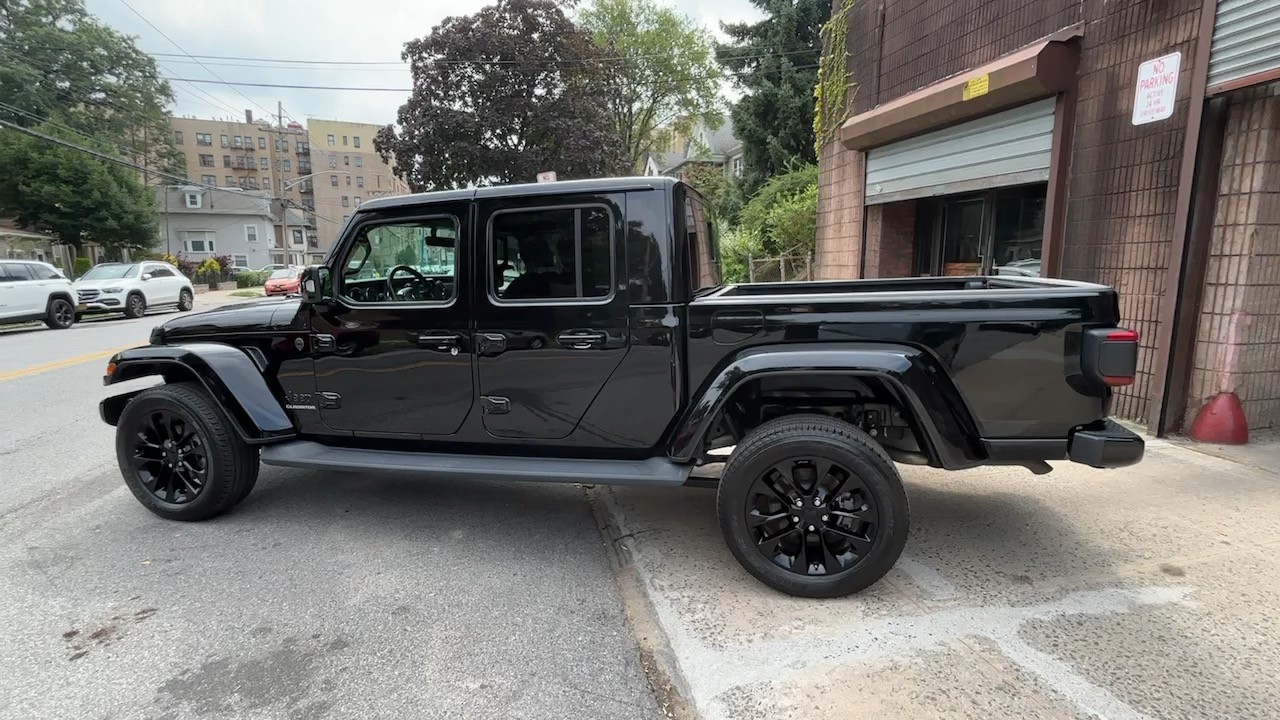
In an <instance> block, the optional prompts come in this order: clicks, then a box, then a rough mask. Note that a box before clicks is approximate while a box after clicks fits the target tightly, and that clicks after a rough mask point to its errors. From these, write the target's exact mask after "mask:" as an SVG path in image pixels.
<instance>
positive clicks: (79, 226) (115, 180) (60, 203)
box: [0, 126, 157, 255]
mask: <svg viewBox="0 0 1280 720" xmlns="http://www.w3.org/2000/svg"><path fill="white" fill-rule="evenodd" d="M35 130H37V131H39V132H43V133H44V134H46V135H55V136H56V135H58V134H59V130H58V129H57V128H54V127H49V126H39V127H37V128H35ZM0 168H4V171H3V173H0V216H11V217H13V218H14V220H15V221H16V223H17V224H18V226H19V227H23V228H29V229H34V230H39V231H42V232H48V233H51V234H53V235H55V236H57V238H58V240H59V241H60V242H62V243H65V244H68V245H72V246H74V247H75V248H77V249H79V248H80V247H81V245H82V244H83V243H84V242H85V241H87V240H92V241H94V242H96V243H98V244H99V245H101V246H102V247H104V248H106V249H107V252H108V254H111V255H117V254H118V252H119V251H120V250H122V249H129V250H146V249H147V248H149V247H151V246H152V245H153V244H154V243H155V239H156V230H157V228H156V210H155V196H154V195H153V194H152V193H151V190H150V188H148V187H147V186H145V185H143V184H142V181H141V180H140V179H139V178H138V176H137V174H136V173H134V172H133V171H132V170H130V169H128V168H126V167H123V166H121V165H118V164H116V163H113V162H109V161H106V160H102V159H100V158H96V157H94V156H92V155H88V154H86V153H84V152H81V151H80V150H75V149H73V148H68V147H65V146H62V145H58V144H55V143H52V142H50V141H48V140H44V139H41V138H37V137H32V136H30V135H27V134H25V133H21V132H19V131H17V130H8V129H4V130H0Z"/></svg>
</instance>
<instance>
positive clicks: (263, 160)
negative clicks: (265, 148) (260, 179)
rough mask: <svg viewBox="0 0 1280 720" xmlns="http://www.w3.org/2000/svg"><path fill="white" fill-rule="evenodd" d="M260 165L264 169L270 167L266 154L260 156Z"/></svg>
mask: <svg viewBox="0 0 1280 720" xmlns="http://www.w3.org/2000/svg"><path fill="white" fill-rule="evenodd" d="M258 167H260V168H262V169H263V170H266V169H267V168H268V167H269V165H268V163H267V156H266V155H263V156H262V157H260V158H258Z"/></svg>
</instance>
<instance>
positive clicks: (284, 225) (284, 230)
mask: <svg viewBox="0 0 1280 720" xmlns="http://www.w3.org/2000/svg"><path fill="white" fill-rule="evenodd" d="M283 137H284V103H283V102H281V101H279V100H277V101H276V138H275V140H276V142H275V145H274V148H275V151H276V153H277V155H278V154H279V153H281V152H283V150H281V147H280V140H281V138H283ZM276 163H277V168H278V167H279V163H280V159H279V158H277V159H276ZM277 168H272V170H273V171H276V170H277ZM276 183H277V187H279V188H280V249H281V251H282V252H281V255H282V257H281V259H282V260H285V261H286V262H285V263H284V264H285V265H290V264H291V263H289V262H288V259H289V252H290V246H291V245H292V243H291V242H290V240H291V239H292V238H290V237H289V191H288V190H286V189H285V186H284V174H283V171H277V172H276Z"/></svg>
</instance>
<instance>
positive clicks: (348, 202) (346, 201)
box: [342, 195, 351, 207]
mask: <svg viewBox="0 0 1280 720" xmlns="http://www.w3.org/2000/svg"><path fill="white" fill-rule="evenodd" d="M350 205H351V199H350V198H348V197H347V196H346V195H343V196H342V207H350Z"/></svg>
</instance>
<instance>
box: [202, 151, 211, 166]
mask: <svg viewBox="0 0 1280 720" xmlns="http://www.w3.org/2000/svg"><path fill="white" fill-rule="evenodd" d="M200 167H213V156H212V155H205V154H203V153H202V154H201V155H200Z"/></svg>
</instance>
